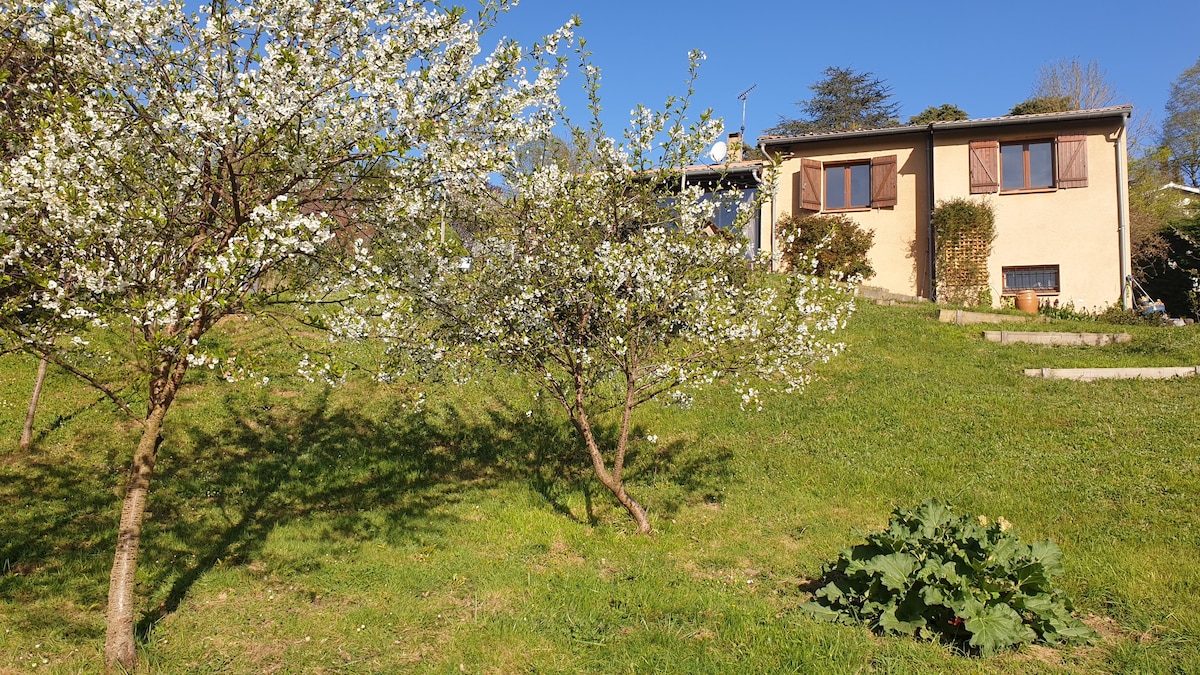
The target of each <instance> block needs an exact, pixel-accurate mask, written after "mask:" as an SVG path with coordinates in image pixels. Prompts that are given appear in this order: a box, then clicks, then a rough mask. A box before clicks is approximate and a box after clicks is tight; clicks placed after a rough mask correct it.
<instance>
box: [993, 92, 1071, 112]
mask: <svg viewBox="0 0 1200 675" xmlns="http://www.w3.org/2000/svg"><path fill="white" fill-rule="evenodd" d="M1071 109H1072V108H1071V97H1070V96H1034V97H1033V98H1029V99H1025V100H1024V101H1021V102H1020V103H1018V104H1016V105H1014V106H1013V107H1012V110H1009V111H1008V114H1009V115H1036V114H1039V113H1056V112H1067V111H1068V110H1071Z"/></svg>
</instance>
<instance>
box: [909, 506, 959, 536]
mask: <svg viewBox="0 0 1200 675" xmlns="http://www.w3.org/2000/svg"><path fill="white" fill-rule="evenodd" d="M917 519H918V520H919V521H920V523H921V535H922V536H924V537H927V538H932V537H933V536H934V535H936V534H937V531H938V528H940V527H942V526H943V525H948V524H950V523H951V522H953V521H954V520H955V515H954V510H953V509H952V508H950V505H949V504H945V503H943V502H941V501H939V500H937V499H926V500H925V501H923V502H921V508H919V509H917Z"/></svg>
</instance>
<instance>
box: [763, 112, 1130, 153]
mask: <svg viewBox="0 0 1200 675" xmlns="http://www.w3.org/2000/svg"><path fill="white" fill-rule="evenodd" d="M1132 113H1133V106H1131V105H1120V106H1112V107H1108V108H1093V109H1090V110H1071V111H1068V112H1058V113H1035V114H1032V115H1004V116H1002V117H981V118H978V119H972V120H959V121H957V122H932V123H930V124H905V125H901V126H897V127H880V128H875V129H848V130H837V131H817V132H813V133H808V134H799V135H795V136H760V137H759V139H758V143H759V145H761V146H767V145H789V144H792V143H806V142H812V141H828V140H832V139H839V138H862V137H877V136H891V135H895V134H915V133H925V132H936V131H942V130H947V131H949V130H952V129H972V128H976V127H993V126H1010V125H1020V124H1038V123H1042V122H1060V121H1079V120H1090V119H1103V118H1109V117H1129V116H1130V115H1131V114H1132Z"/></svg>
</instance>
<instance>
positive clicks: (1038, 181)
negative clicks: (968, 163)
mask: <svg viewBox="0 0 1200 675" xmlns="http://www.w3.org/2000/svg"><path fill="white" fill-rule="evenodd" d="M1052 187H1054V152H1053V141H1049V140H1045V141H1024V142H1019V143H1001V144H1000V189H1001V190H1035V189H1038V188H1052Z"/></svg>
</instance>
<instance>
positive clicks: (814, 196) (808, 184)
mask: <svg viewBox="0 0 1200 675" xmlns="http://www.w3.org/2000/svg"><path fill="white" fill-rule="evenodd" d="M800 174H801V181H800V183H801V184H800V204H799V206H800V210H803V211H820V210H821V163H820V162H818V161H817V160H815V159H802V160H800Z"/></svg>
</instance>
